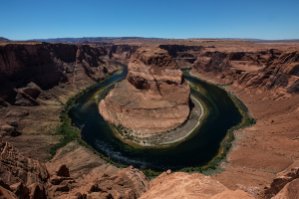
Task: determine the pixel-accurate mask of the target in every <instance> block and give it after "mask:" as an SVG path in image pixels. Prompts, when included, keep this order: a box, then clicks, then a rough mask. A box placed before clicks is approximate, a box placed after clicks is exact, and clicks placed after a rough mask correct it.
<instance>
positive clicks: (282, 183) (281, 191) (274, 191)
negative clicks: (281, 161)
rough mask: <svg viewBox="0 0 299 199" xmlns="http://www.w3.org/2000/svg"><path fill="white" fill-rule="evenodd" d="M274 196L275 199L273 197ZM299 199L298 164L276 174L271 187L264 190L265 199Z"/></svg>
mask: <svg viewBox="0 0 299 199" xmlns="http://www.w3.org/2000/svg"><path fill="white" fill-rule="evenodd" d="M274 196H275V197H274ZM272 197H273V198H275V199H284V198H285V199H286V198H290V199H291V198H294V199H295V198H299V162H298V161H297V162H295V163H293V164H292V165H291V166H290V168H287V169H285V170H284V171H282V172H280V173H279V174H277V177H276V178H275V179H273V181H272V183H271V185H270V186H269V187H266V189H265V198H272Z"/></svg>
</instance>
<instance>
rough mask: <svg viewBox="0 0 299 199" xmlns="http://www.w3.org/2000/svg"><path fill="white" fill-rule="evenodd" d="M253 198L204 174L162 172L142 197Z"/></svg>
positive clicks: (152, 198) (151, 198) (145, 198)
mask: <svg viewBox="0 0 299 199" xmlns="http://www.w3.org/2000/svg"><path fill="white" fill-rule="evenodd" d="M158 198H163V199H175V198H184V199H208V198H210V199H212V198H213V199H218V198H219V199H220V198H226V199H238V198H242V199H253V197H252V196H250V195H249V194H248V193H246V192H244V191H242V190H236V191H232V190H229V189H228V188H227V187H225V186H224V185H223V184H221V183H220V182H218V181H216V180H213V179H212V178H211V177H209V176H205V175H202V174H199V173H197V174H187V173H183V172H175V173H171V174H169V173H162V174H161V175H160V176H158V177H157V178H155V179H154V180H152V181H151V183H150V188H149V190H148V191H147V192H145V193H144V194H143V195H142V196H141V197H140V199H158Z"/></svg>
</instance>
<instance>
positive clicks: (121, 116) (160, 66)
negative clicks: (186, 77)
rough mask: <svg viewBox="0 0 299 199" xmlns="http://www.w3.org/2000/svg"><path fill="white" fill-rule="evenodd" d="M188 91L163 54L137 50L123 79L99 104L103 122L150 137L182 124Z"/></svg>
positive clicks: (184, 119) (163, 52)
mask: <svg viewBox="0 0 299 199" xmlns="http://www.w3.org/2000/svg"><path fill="white" fill-rule="evenodd" d="M189 95H190V88H189V86H188V84H187V83H186V82H184V81H183V78H182V72H181V71H180V70H178V68H177V65H176V63H175V62H174V61H173V60H172V58H171V57H170V55H169V54H168V53H167V51H165V50H163V49H160V48H154V49H148V48H141V49H139V50H138V51H137V52H136V54H135V56H134V57H133V58H132V59H131V61H130V63H129V65H128V75H127V78H126V79H125V80H123V81H122V82H120V83H118V84H116V85H115V87H114V88H113V89H112V90H111V91H110V92H109V94H108V95H107V96H106V98H105V99H104V100H102V101H101V102H100V104H99V111H100V113H101V115H102V116H103V117H104V119H105V120H107V121H108V122H110V123H112V124H114V125H116V126H122V127H124V128H126V129H129V130H131V131H132V132H133V133H134V135H135V136H137V137H150V136H153V135H157V134H160V133H163V132H167V131H170V130H173V129H175V128H177V127H178V126H180V125H182V124H183V123H184V122H185V121H186V120H187V118H188V115H189V113H190V108H189Z"/></svg>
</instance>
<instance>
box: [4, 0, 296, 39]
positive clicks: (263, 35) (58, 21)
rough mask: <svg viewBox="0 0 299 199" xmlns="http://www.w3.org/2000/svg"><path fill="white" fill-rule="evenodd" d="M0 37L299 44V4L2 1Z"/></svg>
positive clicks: (289, 0) (269, 0)
mask: <svg viewBox="0 0 299 199" xmlns="http://www.w3.org/2000/svg"><path fill="white" fill-rule="evenodd" d="M0 36H4V37H7V38H10V39H17V40H23V39H33V38H58V37H60V38H61V37H97V36H112V37H118V36H142V37H163V38H259V39H298V38H299V0H280V1H278V0H248V1H242V0H205V1H203V0H106V1H104V0H81V1H79V0H3V1H1V3H0Z"/></svg>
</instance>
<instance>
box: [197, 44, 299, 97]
mask: <svg viewBox="0 0 299 199" xmlns="http://www.w3.org/2000/svg"><path fill="white" fill-rule="evenodd" d="M193 66H194V68H195V69H197V70H199V71H203V72H206V73H212V74H216V75H218V76H220V77H221V78H222V79H226V80H228V82H237V83H239V84H242V85H244V86H245V87H254V88H261V89H268V90H270V89H277V88H283V89H285V91H286V92H289V93H296V92H298V90H299V89H298V82H299V75H298V74H299V72H298V71H299V53H298V51H286V52H282V51H279V50H275V49H270V50H263V51H256V52H226V51H224V52H221V51H204V50H203V51H202V53H201V54H200V55H199V56H198V59H197V61H196V62H195V63H194V65H193Z"/></svg>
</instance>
